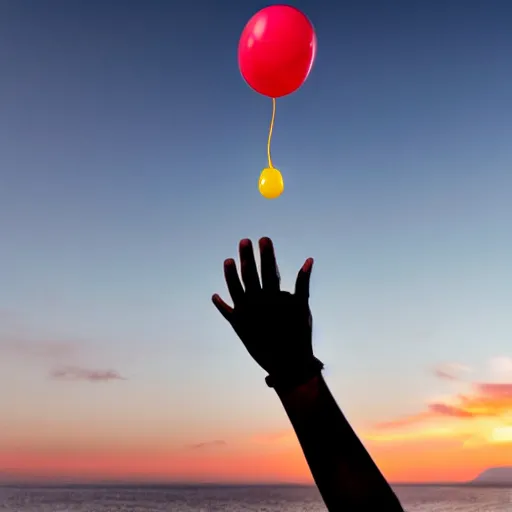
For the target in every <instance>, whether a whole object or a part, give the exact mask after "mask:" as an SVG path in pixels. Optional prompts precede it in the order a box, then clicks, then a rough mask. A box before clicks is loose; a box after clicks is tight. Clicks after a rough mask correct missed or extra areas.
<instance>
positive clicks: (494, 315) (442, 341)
mask: <svg viewBox="0 0 512 512" xmlns="http://www.w3.org/2000/svg"><path fill="white" fill-rule="evenodd" d="M264 5H265V4H261V3H258V2H249V1H239V2H229V1H227V0H219V1H217V2H211V1H208V0H197V1H195V2H182V3H180V4H178V3H177V2H165V1H156V0H152V1H147V2H143V1H131V0H126V1H124V2H115V1H114V0H102V1H100V0H97V1H96V0H89V1H85V0H84V1H81V0H73V1H69V0H47V1H45V2H41V1H37V0H5V1H3V2H1V3H0V72H1V73H0V76H1V79H0V232H1V233H2V244H1V249H0V263H1V267H0V276H1V278H0V282H1V286H0V410H1V411H2V414H1V416H0V432H1V435H0V473H1V474H3V475H4V477H5V478H12V477H13V475H14V477H16V478H21V479H24V478H25V479H26V478H45V479H52V478H56V477H59V478H63V477H66V478H71V479H75V480H80V481H82V480H84V481H85V480H91V479H125V480H126V479H139V480H165V481H224V482H226V481H244V482H260V481H290V482H309V481H311V479H310V475H309V473H308V470H307V467H306V464H305V462H304V460H303V457H302V454H301V452H300V449H299V447H298V444H297V442H296V440H295V439H294V437H293V435H292V433H291V431H290V427H289V423H288V420H287V418H286V416H285V414H284V412H283V411H282V409H281V406H280V404H279V402H278V400H277V398H276V397H275V395H274V393H273V391H272V390H269V389H268V388H267V387H266V385H265V382H264V377H265V373H264V372H263V371H262V370H261V369H260V368H259V367H258V366H257V365H256V364H255V363H254V362H253V361H252V360H251V358H250V357H249V356H248V354H247V353H246V352H245V350H244V348H243V346H242V345H241V343H240V342H239V341H238V339H237V338H236V336H235V334H234V333H233V332H232V331H231V330H230V328H229V326H228V325H227V324H226V323H225V321H224V320H223V319H222V318H221V317H220V315H219V314H218V313H217V311H216V310H215V309H214V307H213V306H212V305H211V302H210V297H211V295H212V293H214V292H219V293H221V294H222V295H225V294H226V292H225V285H224V282H223V275H222V262H223V260H224V259H225V258H227V257H231V256H235V255H236V250H237V242H238V240H239V239H240V238H244V237H250V238H253V239H254V240H256V239H258V238H259V237H261V236H270V237H272V238H273V239H274V242H275V246H276V251H277V256H278V260H279V263H280V267H281V274H282V277H283V284H284V286H291V285H292V283H293V279H294V276H295V274H296V271H297V270H298V268H299V267H300V265H301V264H302V263H303V261H304V259H305V258H307V257H309V256H313V257H314V258H315V262H316V263H315V269H314V273H313V281H312V299H311V305H312V310H313V314H314V319H315V347H316V348H315V350H316V353H317V355H318V357H319V358H320V359H322V360H323V361H324V362H325V364H326V371H325V375H326V379H327V381H328V383H329V385H330V386H331V388H332V391H333V393H334V394H335V396H336V398H337V400H338V402H339V403H340V405H341V407H342V409H343V411H344V412H345V414H346V415H347V417H348V418H349V420H350V421H351V422H352V424H353V425H354V427H355V428H356V430H357V432H358V433H359V434H360V435H361V436H362V438H363V440H364V442H365V444H366V446H367V447H368V449H369V450H370V452H371V454H372V455H373V456H374V457H375V459H376V461H377V463H378V464H379V466H380V467H381V468H382V470H383V472H384V473H385V475H386V476H387V477H388V478H389V479H391V480H392V481H442V480H444V481H455V480H466V479H470V478H473V477H475V476H476V475H477V474H478V473H479V472H480V471H481V470H483V469H485V468H487V467H489V466H497V465H503V464H506V463H507V462H508V463H510V461H511V460H512V348H511V347H512V322H511V319H510V312H511V311H512V266H511V262H512V232H511V230H510V225H511V222H512V202H511V201H510V194H511V190H512V172H511V168H512V153H511V140H512V111H511V108H512V87H511V85H510V84H511V83H512V64H511V63H512V59H511V56H512V32H511V31H510V19H511V16H512V3H510V2H507V1H506V0H503V1H499V0H487V1H486V2H483V1H478V2H477V1H473V0H451V1H450V2H446V1H444V2H443V1H432V0H428V1H427V0H424V1H423V0H413V1H411V0H407V1H406V0H395V1H392V2H381V1H379V0H372V1H370V0H364V1H363V0H351V1H344V2H336V1H334V0H332V1H327V0H326V1H313V0H303V1H298V2H294V5H296V6H297V7H299V8H301V9H302V10H304V12H306V14H307V15H308V16H309V17H310V18H311V20H312V22H313V23H314V25H315V28H316V31H317V36H318V55H317V60H316V63H315V66H314V68H313V71H312V73H311V75H310V77H309V79H308V81H307V83H306V84H305V86H304V87H303V88H302V89H301V90H300V91H298V92H297V93H296V94H294V95H292V96H290V97H287V98H284V99H281V100H279V101H278V105H277V118H276V126H275V132H274V142H273V157H274V164H275V165H276V166H277V167H279V168H280V169H281V171H282V172H283V175H284V179H285V183H286V190H285V193H284V195H283V196H282V197H281V198H279V199H278V200H275V201H267V200H265V199H263V198H262V197H261V196H259V194H258V190H257V180H258V176H259V173H260V171H261V169H262V168H263V167H264V166H265V164H266V151H265V143H266V137H267V130H268V122H269V119H270V113H271V102H270V100H269V99H267V98H263V97H261V96H258V95H257V94H256V93H254V92H253V91H252V90H250V89H249V87H247V85H246V84H245V83H244V82H243V80H242V78H241V77H240V75H239V72H238V68H237V60H236V50H237V43H238V38H239V35H240V33H241V31H242V29H243V26H244V24H245V23H246V22H247V21H248V19H249V18H250V17H251V16H252V14H254V13H255V12H256V11H257V10H259V9H260V8H262V7H264Z"/></svg>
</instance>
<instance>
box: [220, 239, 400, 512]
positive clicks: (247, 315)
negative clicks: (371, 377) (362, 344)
mask: <svg viewBox="0 0 512 512" xmlns="http://www.w3.org/2000/svg"><path fill="white" fill-rule="evenodd" d="M259 245H260V253H261V282H260V279H259V276H258V270H257V266H256V261H255V259H254V252H253V248H252V244H251V242H250V240H242V241H241V242H240V263H241V265H240V267H241V274H242V281H243V284H244V285H243V286H242V283H241V282H240V277H239V275H238V272H237V268H236V264H235V262H234V260H232V259H228V260H226V261H225V262H224V275H225V278H226V284H227V286H228V290H229V293H230V295H231V298H232V299H233V304H234V307H231V306H229V305H228V304H226V303H225V302H224V301H223V300H222V299H221V298H220V297H219V296H218V295H214V296H213V297H212V299H213V303H214V304H215V306H216V307H217V309H218V310H219V312H220V313H221V314H222V316H223V317H224V318H225V319H226V320H227V321H228V322H229V323H230V324H231V326H232V327H233V329H234V330H235V332H236V333H237V334H238V336H239V337H240V339H241V340H242V342H243V343H244V345H245V347H246V348H247V351H248V352H249V353H250V354H251V356H252V357H253V358H254V360H255V361H256V362H257V363H258V364H259V365H260V366H261V367H262V368H263V369H264V370H266V371H267V372H268V377H267V379H266V380H267V384H268V385H269V386H271V387H273V388H274V389H275V390H276V391H277V394H278V395H279V398H280V399H281V402H282V403H283V406H284V408H285V410H286V413H287V414H288V417H289V418H290V421H291V423H292V425H293V428H294V429H295V432H296V434H297V437H298V439H299V442H300V445H301V446H302V450H303V451H304V455H305V456H306V460H307V462H308V464H309V467H310V469H311V472H312V474H313V477H314V479H315V482H316V484H317V486H318V488H319V490H320V493H321V495H322V498H323V499H324V501H325V503H326V505H327V508H328V509H329V511H331V512H358V511H360V510H361V511H366V510H368V511H369V510H385V511H386V512H402V507H401V506H400V503H399V501H398V499H397V498H396V496H395V494H394V493H393V491H392V490H391V488H390V487H389V485H388V484H387V482H386V480H385V479H384V477H383V476H382V474H381V473H380V471H379V469H378V468H377V466H376V465H375V463H374V462H373V460H372V458H371V457H370V455H369V454H368V452H367V451H366V449H365V448H364V446H363V445H362V444H361V442H360V441H359V439H358V437H357V436H356V434H355V433H354V431H353V430H352V428H351V427H350V425H349V423H348V421H347V420H346V419H345V417H344V416H343V414H342V412H341V411H340V409H339V407H338V405H337V404H336V402H335V400H334V398H333V397H332V395H331V392H330V391H329V389H328V387H327V385H326V383H325V381H324V380H323V378H322V376H321V373H320V372H321V369H322V368H323V364H322V363H321V362H320V361H318V359H316V358H315V357H314V355H313V345H312V317H311V311H310V309H309V281H310V276H311V270H312V267H313V260H312V259H311V258H309V259H308V260H306V262H305V263H304V265H303V266H302V268H301V270H300V271H299V273H298V275H297V280H296V283H295V293H293V294H291V293H288V292H283V291H281V288H280V279H279V271H278V268H277V263H276V259H275V255H274V247H273V245H272V241H271V240H270V239H268V238H262V239H261V240H260V243H259Z"/></svg>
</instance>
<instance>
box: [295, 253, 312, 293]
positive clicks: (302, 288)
mask: <svg viewBox="0 0 512 512" xmlns="http://www.w3.org/2000/svg"><path fill="white" fill-rule="evenodd" d="M312 270H313V258H308V259H307V260H306V262H305V263H304V265H302V268H301V269H300V270H299V273H298V275H297V281H295V295H296V296H297V297H299V298H300V299H301V300H305V301H307V300H308V299H309V283H310V280H311V272H312Z"/></svg>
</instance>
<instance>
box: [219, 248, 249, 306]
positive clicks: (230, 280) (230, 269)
mask: <svg viewBox="0 0 512 512" xmlns="http://www.w3.org/2000/svg"><path fill="white" fill-rule="evenodd" d="M224 278H225V279H226V285H227V287H228V290H229V294H230V295H231V299H232V300H233V304H235V306H236V305H237V304H239V303H240V302H241V301H242V300H243V298H244V293H245V292H244V289H243V286H242V283H241V282H240V277H239V276H238V271H237V269H236V263H235V260H234V259H232V258H229V259H227V260H226V261H225V262H224Z"/></svg>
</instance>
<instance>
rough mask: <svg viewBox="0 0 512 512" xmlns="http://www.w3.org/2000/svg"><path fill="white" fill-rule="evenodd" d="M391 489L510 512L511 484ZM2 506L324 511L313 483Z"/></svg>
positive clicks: (425, 502) (450, 508)
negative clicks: (502, 486)
mask: <svg viewBox="0 0 512 512" xmlns="http://www.w3.org/2000/svg"><path fill="white" fill-rule="evenodd" d="M395 490H396V492H397V494H398V496H399V497H400V500H401V502H402V504H403V506H404V508H405V510H406V511H407V512H512V488H510V489H504V488H475V487H473V488H471V487H428V486H424V487H422V486H418V487H413V486H403V487H396V489H395ZM0 511H3V512H164V511H165V512H171V511H172V512H192V511H194V512H217V511H218V512H221V511H222V512H325V511H326V508H325V507H324V505H323V504H322V501H321V499H320V496H319V494H318V491H317V490H316V489H315V488H314V487H277V486H276V487H272V486H258V487H213V486H209V487H165V488H164V487H158V488H156V487H153V488H148V487H145V488H140V487H139V488H137V487H118V488H115V487H62V488H37V487H0ZM375 512H380V511H375ZM382 512H385V511H382Z"/></svg>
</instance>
